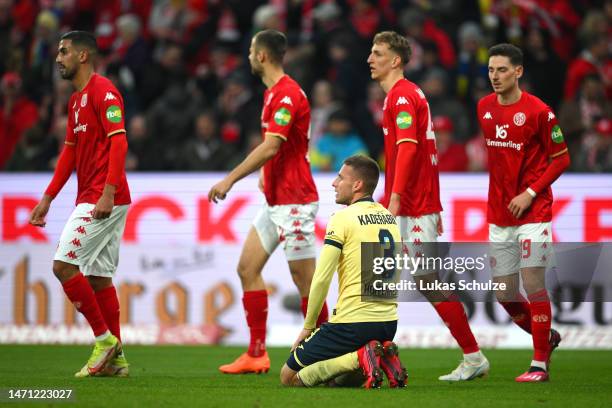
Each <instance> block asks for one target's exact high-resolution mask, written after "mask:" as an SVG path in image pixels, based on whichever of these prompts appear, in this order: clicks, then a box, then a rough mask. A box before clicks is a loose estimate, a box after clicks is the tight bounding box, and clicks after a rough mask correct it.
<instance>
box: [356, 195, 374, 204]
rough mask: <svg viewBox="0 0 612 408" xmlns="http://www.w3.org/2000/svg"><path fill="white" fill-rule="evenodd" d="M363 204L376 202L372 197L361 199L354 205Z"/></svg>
mask: <svg viewBox="0 0 612 408" xmlns="http://www.w3.org/2000/svg"><path fill="white" fill-rule="evenodd" d="M362 202H371V203H373V202H374V199H373V198H372V196H366V197H361V198H360V199H359V200H357V201H354V202H353V204H357V203H362Z"/></svg>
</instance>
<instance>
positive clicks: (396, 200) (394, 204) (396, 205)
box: [388, 193, 401, 216]
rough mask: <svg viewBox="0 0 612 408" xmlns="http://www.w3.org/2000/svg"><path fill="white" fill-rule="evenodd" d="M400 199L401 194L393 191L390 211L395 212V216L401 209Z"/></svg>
mask: <svg viewBox="0 0 612 408" xmlns="http://www.w3.org/2000/svg"><path fill="white" fill-rule="evenodd" d="M400 201H401V196H400V195H399V194H397V193H391V199H390V200H389V208H388V210H389V212H390V213H391V214H393V216H397V213H398V212H399V209H400Z"/></svg>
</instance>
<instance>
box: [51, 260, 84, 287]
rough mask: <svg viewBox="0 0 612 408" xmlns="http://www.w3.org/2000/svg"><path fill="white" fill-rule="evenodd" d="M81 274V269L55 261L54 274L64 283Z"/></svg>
mask: <svg viewBox="0 0 612 408" xmlns="http://www.w3.org/2000/svg"><path fill="white" fill-rule="evenodd" d="M78 272H79V268H78V267H77V266H75V265H71V264H69V263H66V262H61V261H53V274H54V275H55V277H56V278H57V279H58V280H59V281H60V282H62V283H64V282H66V281H67V280H68V279H70V278H72V277H73V276H74V275H76V274H77V273H78Z"/></svg>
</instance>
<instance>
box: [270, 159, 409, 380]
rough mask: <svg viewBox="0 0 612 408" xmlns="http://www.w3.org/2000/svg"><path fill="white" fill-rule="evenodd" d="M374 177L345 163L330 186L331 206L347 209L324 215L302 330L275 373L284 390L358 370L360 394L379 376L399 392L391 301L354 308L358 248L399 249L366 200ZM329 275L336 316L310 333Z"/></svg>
mask: <svg viewBox="0 0 612 408" xmlns="http://www.w3.org/2000/svg"><path fill="white" fill-rule="evenodd" d="M379 172H380V171H379V168H378V165H377V164H376V162H375V161H374V160H372V159H370V158H368V157H365V156H351V157H349V158H348V159H346V160H345V161H344V165H343V166H342V168H341V169H340V172H339V173H338V177H336V179H335V180H334V183H333V187H334V189H335V191H336V203H338V204H346V205H347V206H348V207H346V208H344V209H342V210H340V211H338V212H336V213H335V214H334V215H332V218H331V220H330V221H329V224H328V225H327V232H326V235H325V243H324V246H323V250H322V251H321V254H320V256H319V260H318V262H317V268H316V271H315V274H314V277H313V280H312V284H311V286H310V296H309V298H308V311H307V313H306V319H305V321H304V329H303V330H302V332H301V333H300V335H299V336H298V338H297V340H296V341H295V344H294V345H293V348H292V350H291V355H290V356H289V359H288V360H287V363H286V364H285V365H284V366H283V368H282V369H281V375H280V377H281V382H282V383H283V384H284V385H292V386H314V385H318V384H323V383H327V382H329V381H330V380H332V379H334V378H336V377H338V376H341V375H343V374H347V373H351V372H355V371H358V370H359V369H361V372H362V374H363V376H364V377H365V381H364V383H363V386H364V387H365V388H379V387H380V385H381V384H382V381H383V374H382V372H383V371H384V372H385V374H386V375H387V376H388V378H389V385H390V386H391V387H398V386H399V387H403V386H405V384H406V370H405V369H404V367H403V366H402V365H401V362H400V360H399V358H398V355H397V346H396V345H395V343H393V341H392V340H393V337H394V336H395V331H396V329H397V300H396V299H395V298H393V299H388V300H381V301H371V302H368V301H362V300H363V299H362V273H361V272H362V254H361V251H362V243H367V242H372V241H380V244H381V247H382V246H384V248H385V249H386V250H391V251H393V249H394V247H395V243H396V242H397V243H401V237H400V233H399V229H398V226H397V224H396V222H395V217H394V216H393V215H392V214H391V213H390V212H389V211H387V209H385V208H384V207H383V206H382V205H380V204H378V203H376V202H374V200H373V199H372V194H373V193H374V189H375V188H376V184H377V183H378V177H379ZM336 270H337V271H338V282H339V283H338V285H339V288H338V302H337V303H336V308H335V309H334V311H333V314H332V317H331V318H330V320H329V323H326V324H324V325H322V326H321V327H320V328H319V329H316V330H314V329H315V325H316V320H317V316H318V315H319V312H320V310H321V307H322V305H323V302H324V301H325V298H326V296H327V293H328V290H329V285H330V283H331V280H332V277H333V275H334V272H335V271H336ZM381 342H382V343H381ZM381 369H382V370H381Z"/></svg>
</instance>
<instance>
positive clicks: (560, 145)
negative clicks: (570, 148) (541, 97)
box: [538, 106, 567, 157]
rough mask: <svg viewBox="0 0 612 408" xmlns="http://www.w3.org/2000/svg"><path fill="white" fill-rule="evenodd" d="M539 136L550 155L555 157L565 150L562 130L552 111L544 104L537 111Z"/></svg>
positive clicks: (565, 145)
mask: <svg viewBox="0 0 612 408" xmlns="http://www.w3.org/2000/svg"><path fill="white" fill-rule="evenodd" d="M538 119H539V123H538V125H539V136H540V138H541V140H542V143H543V145H544V147H545V148H546V152H547V153H548V155H549V156H550V157H557V156H560V155H562V154H563V153H566V152H567V144H566V143H565V139H564V138H563V132H562V130H561V127H560V126H559V122H558V121H557V117H556V116H555V114H554V113H553V111H552V110H551V109H550V108H549V107H548V106H546V107H545V109H542V110H541V111H540V113H539V117H538Z"/></svg>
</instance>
